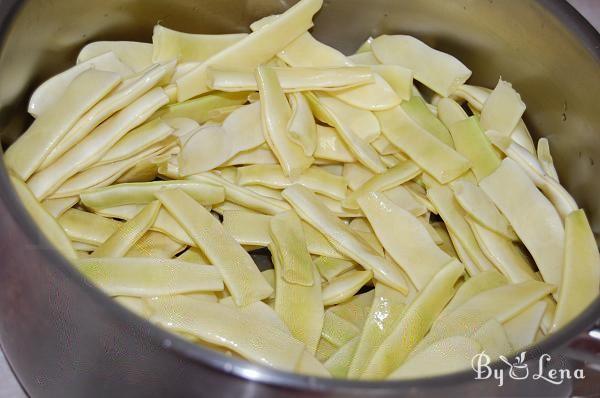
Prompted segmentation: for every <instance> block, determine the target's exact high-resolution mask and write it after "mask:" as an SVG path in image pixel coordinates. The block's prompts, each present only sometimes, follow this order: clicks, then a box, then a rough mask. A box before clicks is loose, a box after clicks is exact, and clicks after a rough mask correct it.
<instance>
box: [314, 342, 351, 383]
mask: <svg viewBox="0 0 600 398" xmlns="http://www.w3.org/2000/svg"><path fill="white" fill-rule="evenodd" d="M358 342H359V340H358V337H355V338H354V339H352V340H350V341H349V342H348V343H346V344H345V345H344V346H343V347H340V349H339V350H337V351H336V352H335V353H334V354H333V355H331V356H330V357H329V358H328V359H327V361H325V363H324V364H323V365H325V368H327V370H328V371H329V373H331V375H332V376H333V377H337V378H344V379H345V378H346V376H347V375H348V368H349V367H350V363H351V362H352V358H353V357H354V352H355V351H356V347H357V346H358Z"/></svg>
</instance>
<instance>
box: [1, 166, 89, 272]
mask: <svg viewBox="0 0 600 398" xmlns="http://www.w3.org/2000/svg"><path fill="white" fill-rule="evenodd" d="M10 181H11V182H12V184H13V187H14V189H15V191H17V196H18V197H19V199H21V201H22V203H23V206H24V207H25V210H27V212H28V213H29V215H30V216H31V218H32V219H33V220H34V221H35V223H36V224H37V226H38V227H39V228H40V230H41V231H42V234H43V235H44V236H45V237H46V239H48V241H49V242H50V243H51V244H52V245H53V246H54V248H55V249H56V250H57V251H58V252H60V253H61V254H62V255H63V256H65V257H66V258H67V259H69V260H73V259H76V258H77V253H75V250H74V249H73V245H72V244H71V241H70V240H69V238H68V236H67V234H66V233H65V231H64V230H63V229H62V228H61V226H60V225H59V224H58V222H57V221H56V219H55V218H54V217H52V216H51V215H50V213H48V211H47V210H46V209H45V208H44V207H43V206H42V205H41V203H40V202H38V200H37V199H36V198H35V196H33V193H32V192H31V191H30V190H29V188H28V187H27V184H25V183H24V182H23V181H22V180H21V179H19V178H18V177H16V176H14V175H12V174H11V175H10Z"/></svg>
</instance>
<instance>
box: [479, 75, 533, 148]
mask: <svg viewBox="0 0 600 398" xmlns="http://www.w3.org/2000/svg"><path fill="white" fill-rule="evenodd" d="M523 112H525V103H523V101H521V96H520V95H519V93H517V92H516V91H515V89H513V87H512V85H511V84H510V83H508V82H505V81H503V80H502V79H500V80H498V84H497V85H496V88H494V90H493V91H492V92H491V93H490V96H489V97H487V99H486V100H485V103H484V104H483V108H482V109H481V127H482V128H483V129H484V130H494V131H498V132H499V133H502V134H503V135H504V136H506V137H510V135H511V134H512V132H513V130H514V129H515V127H516V126H517V123H518V122H519V120H521V116H522V115H523Z"/></svg>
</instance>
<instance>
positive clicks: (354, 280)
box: [323, 270, 373, 305]
mask: <svg viewBox="0 0 600 398" xmlns="http://www.w3.org/2000/svg"><path fill="white" fill-rule="evenodd" d="M372 278H373V273H372V272H371V271H370V270H366V271H357V270H352V271H348V272H346V273H344V274H342V275H340V276H338V277H336V278H334V279H332V280H331V281H330V282H329V283H327V285H325V286H324V287H323V304H325V305H334V304H339V303H341V302H344V301H346V300H347V299H349V298H350V297H352V296H354V294H356V292H358V291H359V290H360V288H361V287H363V286H364V285H365V284H366V283H367V282H368V281H370V280H371V279H372Z"/></svg>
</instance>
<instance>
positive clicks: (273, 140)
mask: <svg viewBox="0 0 600 398" xmlns="http://www.w3.org/2000/svg"><path fill="white" fill-rule="evenodd" d="M256 81H257V84H258V88H259V93H260V99H261V100H260V103H261V115H262V120H263V132H264V135H265V140H266V141H267V143H268V144H269V147H270V148H271V150H272V151H273V153H274V154H275V157H277V159H278V160H279V163H280V164H281V167H282V169H283V173H284V174H285V175H286V176H288V177H291V178H296V177H298V176H299V175H300V174H302V172H303V171H304V170H306V169H307V168H308V167H310V165H311V164H312V163H313V162H314V159H313V158H312V157H310V156H306V154H305V153H304V151H303V150H302V147H301V146H300V145H298V144H297V143H295V142H294V141H292V140H291V138H290V136H289V133H288V124H289V122H290V120H291V118H292V109H291V108H290V105H289V103H288V101H287V99H286V97H285V94H284V93H283V90H282V89H281V85H280V84H279V81H278V80H277V75H276V74H275V72H274V70H273V69H271V68H269V67H266V66H259V67H258V69H257V70H256Z"/></svg>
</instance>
